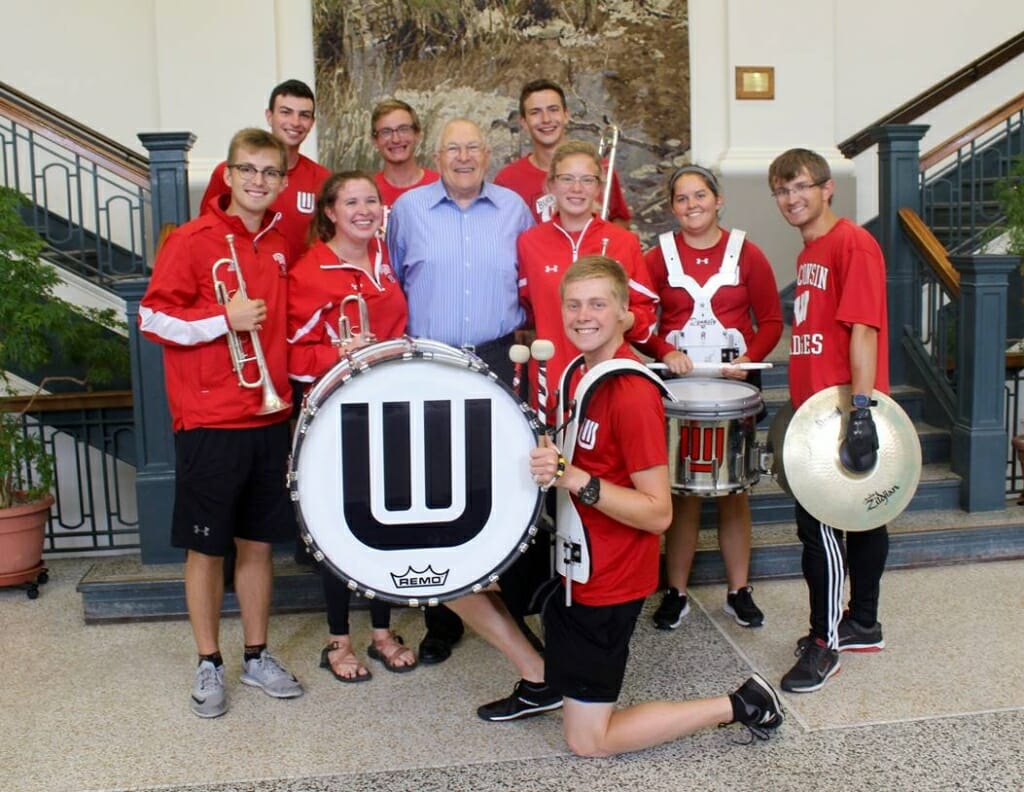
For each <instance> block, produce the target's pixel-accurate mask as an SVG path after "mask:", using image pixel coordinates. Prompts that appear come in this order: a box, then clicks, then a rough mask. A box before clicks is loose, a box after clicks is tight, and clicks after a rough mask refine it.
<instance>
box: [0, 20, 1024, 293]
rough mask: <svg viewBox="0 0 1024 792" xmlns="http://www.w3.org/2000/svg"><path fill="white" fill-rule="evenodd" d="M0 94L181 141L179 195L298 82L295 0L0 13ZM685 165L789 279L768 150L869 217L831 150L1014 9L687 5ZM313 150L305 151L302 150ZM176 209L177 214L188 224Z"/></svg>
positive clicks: (1003, 27)
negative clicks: (710, 181)
mask: <svg viewBox="0 0 1024 792" xmlns="http://www.w3.org/2000/svg"><path fill="white" fill-rule="evenodd" d="M2 5H3V8H2V12H3V19H4V27H5V29H6V30H19V31H25V34H24V35H17V36H10V35H8V36H6V37H5V42H4V46H3V47H0V74H2V75H3V79H4V80H5V81H6V82H9V83H11V84H12V85H14V86H15V87H16V88H19V89H20V90H22V91H24V92H26V93H28V94H31V95H32V96H35V97H36V98H38V99H40V100H41V101H43V102H45V103H47V104H50V105H51V106H53V107H55V108H56V109H58V110H60V111H62V112H64V113H66V114H68V115H71V116H73V117H75V118H79V119H81V120H82V121H84V122H85V123H87V124H89V125H91V126H93V127H95V128H96V129H98V130H100V131H101V132H103V133H104V134H107V135H109V136H110V137H113V138H114V139H116V140H118V141H120V142H122V143H124V144H125V145H128V146H130V147H132V148H136V149H138V148H139V143H138V139H137V138H136V137H135V135H136V133H137V132H139V131H143V130H154V129H159V130H172V129H189V130H191V131H193V132H195V133H196V135H197V136H198V140H197V142H196V145H195V148H194V149H193V151H192V155H191V163H192V184H193V196H194V197H197V196H198V194H199V193H201V191H202V189H203V187H204V186H205V183H206V180H207V178H208V175H209V172H210V170H211V169H212V167H213V165H215V164H216V163H217V162H218V161H219V160H221V159H222V158H223V156H224V149H225V148H226V145H227V141H228V139H229V138H230V136H231V134H232V133H233V132H234V131H235V130H237V129H238V128H240V127H242V126H247V125H257V126H263V125H264V123H265V122H264V118H263V109H264V107H265V104H266V100H267V95H268V93H269V90H270V88H271V87H272V86H273V85H274V84H275V83H277V82H279V81H280V80H283V79H287V78H289V77H297V78H299V79H303V80H306V81H307V82H309V83H310V84H311V85H312V84H313V41H312V10H311V2H310V1H309V0H214V1H213V2H210V0H150V1H149V2H141V0H93V2H89V3H83V2H79V0H33V2H31V3H25V2H16V1H15V0H3V3H2ZM689 9H690V11H689V13H690V58H691V80H692V89H691V90H692V94H691V117H692V139H693V147H692V154H693V159H694V160H695V161H698V162H701V163H702V164H706V165H710V166H713V167H717V168H719V169H720V170H721V172H722V175H723V184H724V186H725V189H726V192H727V202H728V203H727V215H726V220H727V222H729V223H731V224H735V225H738V226H741V227H744V228H746V229H747V230H748V231H749V232H750V235H751V238H752V239H753V240H755V241H756V242H758V243H759V244H760V245H761V246H762V247H763V248H765V250H766V252H767V253H768V254H769V258H771V259H772V260H773V262H775V265H776V272H777V278H778V281H779V283H780V285H782V284H785V283H787V282H788V281H789V280H791V279H792V264H791V263H789V262H792V260H793V257H794V255H795V251H796V250H797V248H798V247H799V241H798V239H796V235H795V234H794V233H793V232H792V231H791V230H790V229H788V228H787V227H786V226H785V224H784V223H783V222H782V220H781V218H779V217H778V213H777V211H776V210H775V207H774V205H773V204H772V202H771V201H770V200H769V199H768V198H767V192H768V191H767V186H766V184H765V174H766V172H767V168H768V164H769V163H770V161H771V159H772V158H773V157H774V156H775V155H776V154H777V153H779V152H780V151H781V150H783V149H785V148H788V147H790V146H794V145H805V146H809V147H811V148H815V149H816V150H819V151H821V152H822V153H823V154H824V155H825V156H826V157H827V158H828V159H829V160H830V161H831V162H832V165H833V169H834V171H835V173H836V177H837V180H838V181H839V192H838V195H837V199H836V201H837V202H836V207H837V209H838V210H839V211H841V212H843V213H847V214H850V215H852V216H855V217H856V218H857V219H858V220H860V221H865V220H867V219H869V218H870V217H872V216H873V215H874V214H875V213H876V211H877V197H876V195H875V189H876V174H875V168H876V167H877V166H876V162H875V155H874V153H873V152H868V153H866V154H864V155H862V156H861V157H858V158H857V160H856V161H854V162H850V161H848V160H845V159H844V158H843V157H842V155H841V154H840V153H839V151H838V149H836V147H835V146H836V144H837V143H838V142H839V141H841V140H843V139H844V138H846V137H848V136H849V135H851V134H853V133H854V132H856V131H857V130H858V129H860V128H861V127H863V126H865V125H867V124H869V123H870V122H872V121H874V120H875V119H876V118H878V116H880V115H881V114H882V113H884V112H886V111H888V110H891V109H893V108H894V107H895V106H896V105H898V104H900V103H901V102H903V101H905V100H906V99H907V98H909V97H911V96H913V95H914V94H915V93H917V92H919V91H920V90H922V89H924V88H926V87H928V86H929V85H932V84H933V83H935V82H937V81H938V80H939V79H941V78H942V77H944V76H946V75H947V74H949V73H950V72H952V71H954V70H955V69H957V68H959V67H960V66H963V65H964V64H966V63H967V62H969V61H970V60H972V59H974V58H976V57H977V56H978V55H980V54H982V53H983V52H985V51H986V50H988V49H990V48H991V47H992V46H994V45H995V44H997V43H998V42H1000V41H1003V40H1005V39H1006V38H1007V37H1008V36H1009V35H1011V33H1012V32H1013V31H1015V30H1020V29H1022V28H1024V3H1020V2H1018V0H986V2H985V3H983V4H981V5H980V6H978V5H976V6H974V7H973V8H972V9H971V12H970V14H969V15H968V12H967V11H966V7H965V6H963V4H961V3H954V2H952V0H937V1H936V2H933V3H930V4H928V7H927V11H923V10H922V6H921V5H920V3H917V2H914V0H860V1H859V2H857V3H844V2H840V0H831V1H830V2H826V1H824V0H773V2H771V3H765V2H763V0H689ZM737 65H754V66H761V65H771V66H774V67H775V91H776V96H775V100H774V101H770V102H764V101H737V100H736V99H735V96H734V87H733V67H735V66H737ZM1022 67H1024V58H1022V59H1018V62H1015V63H1014V64H1011V65H1010V66H1008V67H1005V68H1004V69H1002V70H1001V71H1000V72H998V73H997V74H995V75H992V76H991V77H989V78H986V79H985V80H984V81H983V82H982V83H981V84H980V85H978V86H977V87H975V88H974V89H972V90H971V91H968V92H967V93H966V94H964V95H962V96H960V97H958V98H956V99H954V100H952V101H951V102H949V103H947V104H946V105H943V106H942V107H941V108H939V109H937V110H935V111H933V112H931V113H929V114H928V115H927V116H926V117H924V118H923V119H921V122H922V123H930V124H932V126H933V128H932V130H931V131H930V132H929V134H928V136H927V137H926V138H925V141H924V144H923V145H924V148H926V149H927V148H928V147H930V146H931V145H934V144H935V143H937V142H938V141H940V140H941V139H943V138H944V137H946V136H948V135H950V134H952V133H954V132H956V131H957V130H959V129H960V128H962V127H963V126H965V125H966V124H967V123H969V122H970V121H972V120H974V119H976V118H978V117H979V116H981V115H983V114H984V113H985V112H987V111H988V110H990V109H992V108H993V107H994V106H996V105H998V104H1000V103H1001V102H1002V101H1004V100H1005V99H1007V98H1009V97H1010V96H1013V95H1015V94H1016V93H1018V92H1019V91H1020V90H1021V81H1020V74H1021V69H1022ZM305 150H306V152H307V153H308V154H311V155H314V156H315V152H316V140H315V137H313V138H312V139H310V140H309V141H307V143H306V146H305ZM195 208H196V206H195V201H193V210H195Z"/></svg>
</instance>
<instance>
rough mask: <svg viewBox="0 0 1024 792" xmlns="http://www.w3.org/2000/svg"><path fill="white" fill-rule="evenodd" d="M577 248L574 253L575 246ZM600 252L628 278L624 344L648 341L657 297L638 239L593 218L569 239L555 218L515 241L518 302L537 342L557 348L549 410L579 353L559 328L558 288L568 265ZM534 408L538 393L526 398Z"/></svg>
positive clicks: (551, 369)
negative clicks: (630, 322) (630, 317)
mask: <svg viewBox="0 0 1024 792" xmlns="http://www.w3.org/2000/svg"><path fill="white" fill-rule="evenodd" d="M574 245H575V251H574V249H573V246H574ZM594 253H603V254H604V255H607V256H609V257H611V258H613V259H615V260H616V261H617V262H619V264H620V265H622V268H623V269H624V270H625V271H626V277H628V278H629V310H630V311H632V312H633V316H634V322H633V327H632V328H630V330H629V332H628V333H626V340H627V341H629V342H631V343H637V344H639V343H640V342H642V341H646V340H647V339H648V338H649V337H650V335H651V332H652V331H653V328H654V323H655V320H656V311H657V305H656V304H657V298H656V297H655V293H654V288H653V287H652V286H651V282H650V278H649V277H648V276H647V267H646V265H645V264H644V260H643V255H642V254H641V252H640V243H639V242H638V241H637V238H636V235H635V234H633V233H632V232H630V231H627V230H626V229H624V228H621V227H620V226H617V225H615V224H614V223H610V222H608V221H607V220H602V219H601V218H600V217H594V218H593V220H591V221H590V225H588V226H587V227H586V228H584V229H583V231H582V232H581V233H577V234H570V233H569V232H567V231H565V230H564V229H563V228H562V227H561V225H560V224H559V221H558V218H557V216H556V217H555V219H554V220H553V221H552V222H550V223H541V224H540V225H536V226H534V227H533V228H530V229H528V230H527V231H524V232H523V233H522V234H520V235H519V239H518V240H516V255H517V258H518V261H519V301H520V302H521V303H522V304H523V307H524V308H525V309H526V312H527V323H530V321H531V320H532V323H533V326H534V327H535V328H536V330H537V338H546V339H548V340H549V341H552V342H553V343H554V345H555V356H554V357H553V358H551V360H549V361H548V365H547V381H548V395H549V399H548V408H549V409H553V408H554V406H555V404H556V403H557V402H556V400H555V394H556V391H557V389H558V380H559V378H561V376H562V372H563V371H565V367H566V365H568V363H569V361H570V360H572V359H573V358H575V357H576V356H577V355H578V354H579V352H578V351H577V350H576V348H575V347H574V346H573V345H572V343H571V342H570V341H569V339H568V338H566V336H565V329H564V327H563V325H562V297H561V294H560V291H559V286H560V285H561V283H562V278H563V277H565V272H566V270H568V269H569V265H570V264H572V263H573V262H574V261H575V260H576V259H578V258H580V257H581V256H589V255H591V254H594ZM536 375H537V362H536V361H535V360H531V361H530V381H531V383H533V385H534V388H536V384H537V376H536ZM530 402H531V404H533V405H534V406H536V405H537V396H536V390H534V392H533V394H532V395H531V399H530Z"/></svg>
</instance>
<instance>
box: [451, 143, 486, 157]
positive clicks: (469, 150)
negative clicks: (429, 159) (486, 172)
mask: <svg viewBox="0 0 1024 792" xmlns="http://www.w3.org/2000/svg"><path fill="white" fill-rule="evenodd" d="M463 151H464V152H466V156H467V157H479V156H480V155H481V154H482V153H483V151H484V144H483V143H467V144H466V145H464V146H460V145H459V144H458V143H449V144H448V145H447V146H445V147H444V148H443V149H441V153H442V154H444V155H445V156H446V157H448V158H449V159H455V158H456V157H458V156H459V155H460V154H462V152H463Z"/></svg>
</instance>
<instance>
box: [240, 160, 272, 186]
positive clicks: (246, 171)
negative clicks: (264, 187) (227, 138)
mask: <svg viewBox="0 0 1024 792" xmlns="http://www.w3.org/2000/svg"><path fill="white" fill-rule="evenodd" d="M228 167H229V168H233V169H234V170H235V171H237V172H238V174H239V175H240V176H241V177H242V181H247V182H249V181H252V180H253V179H255V178H256V174H257V173H258V174H260V176H262V177H263V181H265V182H266V183H267V184H274V183H275V182H279V181H281V179H283V178H284V171H283V170H280V169H278V168H264V169H263V170H260V169H259V168H257V167H256V166H255V165H250V164H249V163H248V162H242V163H239V164H238V165H228Z"/></svg>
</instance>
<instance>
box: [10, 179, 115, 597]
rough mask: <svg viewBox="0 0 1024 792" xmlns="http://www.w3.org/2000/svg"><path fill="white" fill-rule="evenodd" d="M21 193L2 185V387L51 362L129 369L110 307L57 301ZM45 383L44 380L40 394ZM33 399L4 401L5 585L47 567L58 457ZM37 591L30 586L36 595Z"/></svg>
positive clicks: (110, 371)
mask: <svg viewBox="0 0 1024 792" xmlns="http://www.w3.org/2000/svg"><path fill="white" fill-rule="evenodd" d="M27 205H28V202H27V201H26V199H25V198H24V196H22V195H21V193H19V192H17V191H15V190H11V189H9V188H7V187H0V390H2V391H3V393H4V394H6V395H7V396H9V397H10V396H13V389H12V386H11V378H10V376H9V372H12V371H15V372H18V373H22V374H29V375H31V374H33V373H34V372H36V371H38V370H39V369H40V368H41V367H43V366H44V365H46V364H48V363H50V362H51V361H52V360H59V361H61V362H62V364H70V365H72V366H74V367H75V368H76V370H78V371H84V373H85V378H84V379H81V378H77V377H63V376H58V377H49V378H47V379H46V380H44V383H43V385H45V383H46V382H49V381H54V380H61V381H67V380H74V381H76V382H80V383H83V384H87V383H88V382H90V381H91V382H105V381H109V380H110V379H111V378H113V377H114V376H117V375H121V374H123V373H124V372H126V371H127V370H128V350H127V342H125V341H124V340H123V339H120V338H118V337H117V336H114V335H112V334H111V333H110V332H109V329H110V328H113V327H115V326H116V325H117V323H118V321H119V320H118V318H117V316H116V315H115V313H114V312H113V311H111V310H102V311H99V310H92V309H89V310H86V309H81V308H78V307H76V306H72V305H70V304H69V303H67V302H65V301H64V300H61V299H60V298H58V297H57V296H56V294H55V289H56V287H57V286H58V284H59V283H60V276H59V274H58V272H57V270H56V269H55V268H54V267H53V266H52V265H50V264H48V263H47V262H45V261H44V260H43V259H42V258H41V256H42V253H43V250H44V247H45V245H44V244H43V242H42V240H41V239H40V237H39V235H38V234H37V233H36V232H35V231H34V230H33V229H32V228H31V227H29V226H28V225H27V224H26V223H25V222H24V220H23V219H22V216H21V214H20V210H21V209H22V208H24V207H25V206H27ZM43 385H40V388H39V391H37V393H38V392H41V390H42V387H43ZM30 406H31V400H30V401H29V403H27V404H26V403H24V400H20V401H19V400H15V399H12V398H6V399H2V400H0V586H4V585H13V584H17V583H25V582H28V581H30V580H31V579H32V578H34V577H36V576H37V575H38V574H39V573H40V571H41V570H42V563H41V558H42V549H43V536H44V528H45V525H46V521H47V518H48V516H49V511H50V507H51V506H52V504H53V495H52V493H51V488H52V486H53V480H54V468H53V459H52V457H51V455H50V452H49V451H48V450H47V448H46V447H45V444H44V443H43V441H42V437H43V435H42V433H41V427H39V430H40V431H35V429H34V428H30V427H29V424H28V423H27V422H26V421H25V418H24V416H25V415H26V413H27V412H28V411H29V409H30ZM33 591H34V589H30V592H29V594H30V596H32V594H33Z"/></svg>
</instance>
